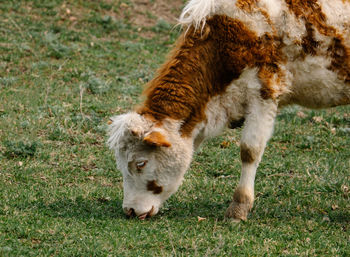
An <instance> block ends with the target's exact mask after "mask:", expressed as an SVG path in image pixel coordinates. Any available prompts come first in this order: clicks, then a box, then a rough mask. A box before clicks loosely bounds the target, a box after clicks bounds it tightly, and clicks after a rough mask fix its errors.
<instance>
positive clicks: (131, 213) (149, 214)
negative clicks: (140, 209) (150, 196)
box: [126, 206, 154, 220]
mask: <svg viewBox="0 0 350 257" xmlns="http://www.w3.org/2000/svg"><path fill="white" fill-rule="evenodd" d="M126 215H127V216H128V217H135V216H137V215H136V213H135V210H134V209H133V208H130V209H129V210H128V211H127V212H126ZM153 215H154V206H152V208H151V210H149V211H148V212H145V213H142V214H140V215H138V216H137V217H138V218H139V219H140V220H144V219H146V218H147V217H152V216H153Z"/></svg>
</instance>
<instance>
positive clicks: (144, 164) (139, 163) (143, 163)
mask: <svg viewBox="0 0 350 257" xmlns="http://www.w3.org/2000/svg"><path fill="white" fill-rule="evenodd" d="M146 164H147V161H139V162H136V168H137V170H139V171H140V170H142V169H143V168H144V167H145V166H146Z"/></svg>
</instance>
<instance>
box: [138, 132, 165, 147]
mask: <svg viewBox="0 0 350 257" xmlns="http://www.w3.org/2000/svg"><path fill="white" fill-rule="evenodd" d="M143 141H144V142H145V143H147V144H149V145H152V146H164V147H170V146H171V144H170V142H169V141H168V140H167V139H166V138H165V136H164V135H163V134H162V133H160V132H159V131H152V132H150V133H148V134H147V135H146V136H145V137H144V138H143Z"/></svg>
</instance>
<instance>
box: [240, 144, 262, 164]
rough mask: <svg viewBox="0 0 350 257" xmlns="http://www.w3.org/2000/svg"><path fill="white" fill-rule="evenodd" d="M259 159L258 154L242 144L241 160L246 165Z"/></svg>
mask: <svg viewBox="0 0 350 257" xmlns="http://www.w3.org/2000/svg"><path fill="white" fill-rule="evenodd" d="M257 157H258V153H257V151H256V150H254V149H253V148H251V147H249V146H247V145H246V144H241V160H242V162H245V163H253V162H254V161H255V160H256V159H257Z"/></svg>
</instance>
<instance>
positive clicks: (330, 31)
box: [285, 0, 336, 36]
mask: <svg viewBox="0 0 350 257" xmlns="http://www.w3.org/2000/svg"><path fill="white" fill-rule="evenodd" d="M285 2H286V4H287V6H288V8H289V10H290V11H291V12H293V13H294V14H295V16H296V17H297V18H299V19H304V20H305V21H307V22H309V23H310V24H312V25H314V26H315V27H316V28H317V30H318V31H319V32H320V33H321V34H322V35H326V36H333V35H335V34H336V30H335V28H333V27H331V26H328V25H327V23H326V21H327V18H326V15H325V14H324V13H323V12H322V9H321V6H320V5H319V4H318V2H317V0H308V1H305V0H285Z"/></svg>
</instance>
